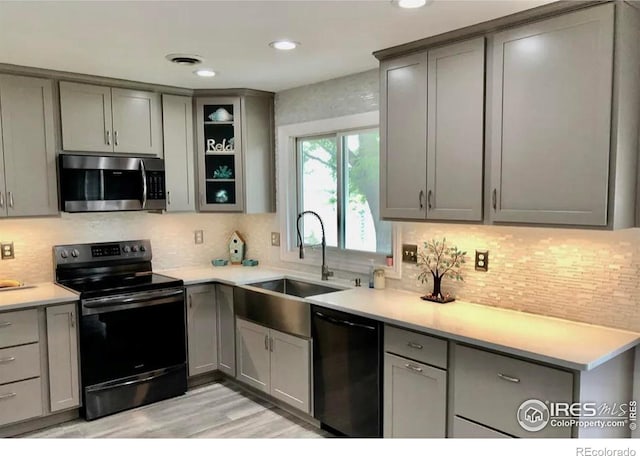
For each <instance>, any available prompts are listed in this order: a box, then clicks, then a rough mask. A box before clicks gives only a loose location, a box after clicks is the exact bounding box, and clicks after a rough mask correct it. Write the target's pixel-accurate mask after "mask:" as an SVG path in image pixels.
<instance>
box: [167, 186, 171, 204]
mask: <svg viewBox="0 0 640 456" xmlns="http://www.w3.org/2000/svg"><path fill="white" fill-rule="evenodd" d="M167 206H171V190H167Z"/></svg>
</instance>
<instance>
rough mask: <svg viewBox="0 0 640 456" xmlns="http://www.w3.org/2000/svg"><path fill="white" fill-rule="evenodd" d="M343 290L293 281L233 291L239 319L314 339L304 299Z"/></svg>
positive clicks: (255, 284)
mask: <svg viewBox="0 0 640 456" xmlns="http://www.w3.org/2000/svg"><path fill="white" fill-rule="evenodd" d="M341 290H342V288H338V287H333V286H328V285H324V284H322V285H321V284H317V283H313V282H306V281H302V280H294V279H278V280H267V281H263V282H255V283H250V284H247V285H246V286H239V287H236V288H235V289H234V296H233V298H234V299H233V300H234V307H235V312H236V316H238V317H240V318H243V319H245V320H249V321H253V322H255V323H258V324H261V325H264V326H268V327H269V328H273V329H276V330H278V331H283V332H286V333H289V334H295V335H299V336H303V337H311V310H310V306H309V303H307V302H305V300H304V298H307V297H309V296H315V295H319V294H324V293H331V292H334V291H341Z"/></svg>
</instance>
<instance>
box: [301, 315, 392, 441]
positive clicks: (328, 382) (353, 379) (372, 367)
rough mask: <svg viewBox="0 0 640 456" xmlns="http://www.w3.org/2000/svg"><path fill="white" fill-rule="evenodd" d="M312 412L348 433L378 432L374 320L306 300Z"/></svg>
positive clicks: (378, 344) (378, 345)
mask: <svg viewBox="0 0 640 456" xmlns="http://www.w3.org/2000/svg"><path fill="white" fill-rule="evenodd" d="M311 326H312V327H311V332H312V337H313V392H314V416H315V418H316V419H317V420H319V421H320V422H321V423H322V425H323V427H325V428H327V429H328V430H331V431H334V432H337V433H339V434H343V435H345V436H348V437H381V436H382V375H381V374H382V362H381V353H382V332H381V325H380V323H379V322H377V321H374V320H369V319H367V318H363V317H358V316H355V315H351V314H347V313H343V312H338V311H335V310H331V309H326V308H324V307H318V306H312V325H311Z"/></svg>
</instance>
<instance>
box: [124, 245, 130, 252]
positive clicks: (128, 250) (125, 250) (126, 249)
mask: <svg viewBox="0 0 640 456" xmlns="http://www.w3.org/2000/svg"><path fill="white" fill-rule="evenodd" d="M122 251H123V252H124V253H129V252H130V251H131V247H129V246H128V245H125V246H124V247H123V248H122Z"/></svg>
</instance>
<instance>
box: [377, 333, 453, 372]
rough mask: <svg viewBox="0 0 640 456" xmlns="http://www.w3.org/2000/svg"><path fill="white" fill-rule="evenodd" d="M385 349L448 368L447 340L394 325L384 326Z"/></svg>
mask: <svg viewBox="0 0 640 456" xmlns="http://www.w3.org/2000/svg"><path fill="white" fill-rule="evenodd" d="M384 349H385V351H388V352H390V353H395V354H396V355H400V356H405V357H407V358H410V359H415V360H416V361H422V362H423V363H426V364H430V365H432V366H437V367H441V368H443V369H446V368H447V341H446V340H442V339H438V338H436V337H431V336H427V335H424V334H420V333H416V332H413V331H407V330H406V329H400V328H395V327H393V326H385V327H384Z"/></svg>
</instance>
